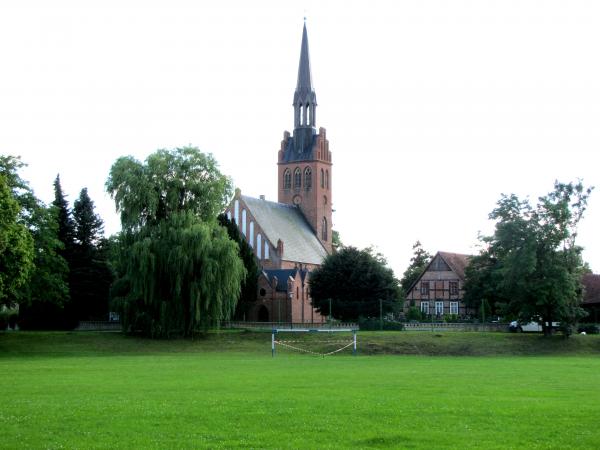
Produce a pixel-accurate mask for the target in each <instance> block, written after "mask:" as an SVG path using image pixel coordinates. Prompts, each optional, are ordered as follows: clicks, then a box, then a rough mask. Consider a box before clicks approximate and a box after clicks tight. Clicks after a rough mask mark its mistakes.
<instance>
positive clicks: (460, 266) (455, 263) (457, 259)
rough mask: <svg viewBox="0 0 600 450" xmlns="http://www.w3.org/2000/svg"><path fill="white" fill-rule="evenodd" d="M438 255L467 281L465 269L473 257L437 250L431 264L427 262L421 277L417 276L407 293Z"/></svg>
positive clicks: (462, 279)
mask: <svg viewBox="0 0 600 450" xmlns="http://www.w3.org/2000/svg"><path fill="white" fill-rule="evenodd" d="M438 256H439V257H440V258H442V260H443V261H444V262H445V263H446V264H447V265H448V267H449V268H450V270H452V271H453V272H454V273H455V274H456V276H458V278H459V279H460V280H461V281H465V269H466V268H467V266H468V265H469V259H470V258H471V255H463V254H462V253H450V252H437V253H436V254H435V255H433V258H431V261H429V264H427V267H426V268H425V270H423V272H422V273H421V275H419V278H417V279H416V280H415V281H414V282H413V284H412V285H411V286H410V288H409V289H408V291H407V294H408V293H409V292H410V291H412V290H413V289H414V287H415V286H416V285H417V283H418V282H419V281H420V280H421V278H423V275H424V274H425V273H426V272H427V271H428V270H429V269H430V268H431V264H432V263H433V262H434V261H435V260H436V258H437V257H438Z"/></svg>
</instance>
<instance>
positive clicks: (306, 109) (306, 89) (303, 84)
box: [293, 20, 317, 129]
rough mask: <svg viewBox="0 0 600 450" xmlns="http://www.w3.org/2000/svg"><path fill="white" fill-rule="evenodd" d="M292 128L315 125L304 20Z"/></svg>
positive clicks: (313, 95)
mask: <svg viewBox="0 0 600 450" xmlns="http://www.w3.org/2000/svg"><path fill="white" fill-rule="evenodd" d="M293 105H294V128H295V129H296V128H306V127H309V128H314V127H315V124H316V120H315V119H316V110H317V95H316V94H315V90H314V88H313V85H312V76H311V72H310V56H309V54H308V34H307V32H306V20H305V21H304V29H303V30H302V44H301V46H300V63H299V64H298V82H297V83H296V91H295V92H294V103H293Z"/></svg>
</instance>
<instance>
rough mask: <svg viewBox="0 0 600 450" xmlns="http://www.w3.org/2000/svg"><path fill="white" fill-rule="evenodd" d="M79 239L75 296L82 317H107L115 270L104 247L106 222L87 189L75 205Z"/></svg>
mask: <svg viewBox="0 0 600 450" xmlns="http://www.w3.org/2000/svg"><path fill="white" fill-rule="evenodd" d="M73 226H74V230H73V232H74V237H75V242H74V245H73V252H72V260H71V272H72V276H71V297H72V300H73V303H74V306H75V310H76V314H77V318H78V319H79V320H106V316H107V313H108V297H109V289H110V284H111V283H112V278H113V277H112V273H111V270H110V268H109V264H108V257H107V253H106V252H105V251H104V250H103V247H102V245H101V244H102V242H103V238H102V233H103V228H104V224H103V222H102V219H101V218H100V217H99V216H98V215H97V214H96V213H95V212H94V202H93V201H92V199H91V198H90V196H89V195H88V191H87V188H83V189H82V190H81V192H80V193H79V198H78V199H77V200H75V203H74V205H73Z"/></svg>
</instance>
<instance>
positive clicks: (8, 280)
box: [0, 173, 34, 307]
mask: <svg viewBox="0 0 600 450" xmlns="http://www.w3.org/2000/svg"><path fill="white" fill-rule="evenodd" d="M20 209H21V206H20V205H19V202H18V201H17V200H16V199H15V198H14V196H13V194H12V192H11V190H10V188H9V186H8V183H7V182H6V178H5V176H4V175H3V174H2V173H0V305H3V306H9V307H11V306H15V303H16V301H15V299H16V297H17V296H18V295H19V290H20V289H21V288H22V287H23V285H24V284H25V283H26V282H27V281H28V279H29V276H30V273H31V271H32V269H33V256H34V253H33V251H34V249H33V239H32V238H31V235H30V233H29V231H28V230H27V228H26V227H25V225H23V224H22V223H19V221H18V218H19V211H20Z"/></svg>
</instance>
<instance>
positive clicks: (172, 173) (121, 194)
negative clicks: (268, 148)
mask: <svg viewBox="0 0 600 450" xmlns="http://www.w3.org/2000/svg"><path fill="white" fill-rule="evenodd" d="M106 190H107V191H108V192H109V193H110V195H111V196H112V197H113V199H114V200H115V204H116V207H117V211H119V212H120V213H121V224H122V226H123V229H124V230H126V231H131V230H139V229H140V228H141V227H143V226H144V225H156V224H158V223H159V222H160V221H161V220H163V219H166V218H168V217H170V216H171V215H172V214H173V213H175V212H178V211H191V212H192V213H193V214H194V215H195V216H196V217H197V218H198V219H200V220H205V221H214V220H215V218H216V217H217V215H218V214H219V213H220V212H221V211H223V209H224V207H225V205H226V204H227V201H228V200H229V199H230V198H231V195H232V184H231V180H230V179H229V178H228V177H226V176H225V175H223V174H221V172H220V171H219V170H218V164H217V161H216V160H215V159H214V158H213V156H212V155H210V154H208V155H207V154H204V153H202V152H200V151H199V150H198V149H197V148H194V147H183V148H177V149H174V150H158V151H156V152H155V153H153V154H151V155H150V156H149V157H148V158H147V159H146V161H145V163H142V162H140V161H137V160H136V159H134V158H133V157H131V156H125V157H121V158H119V159H118V160H117V161H116V162H115V163H114V164H113V166H112V168H111V169H110V175H109V177H108V181H107V182H106Z"/></svg>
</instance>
